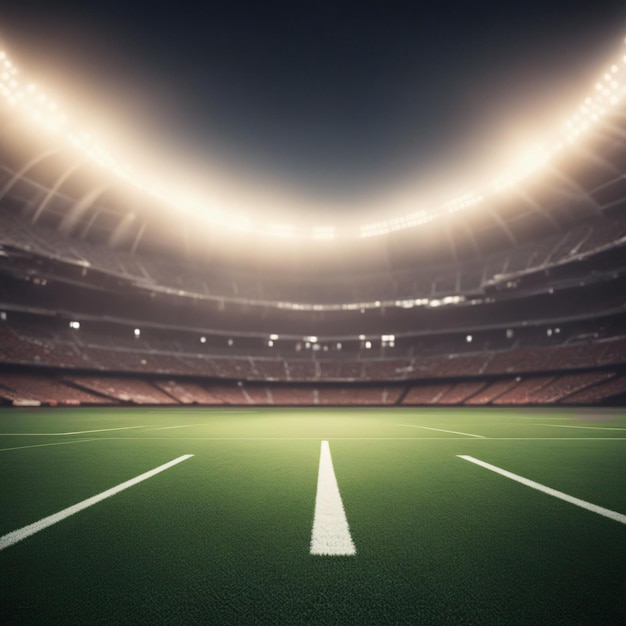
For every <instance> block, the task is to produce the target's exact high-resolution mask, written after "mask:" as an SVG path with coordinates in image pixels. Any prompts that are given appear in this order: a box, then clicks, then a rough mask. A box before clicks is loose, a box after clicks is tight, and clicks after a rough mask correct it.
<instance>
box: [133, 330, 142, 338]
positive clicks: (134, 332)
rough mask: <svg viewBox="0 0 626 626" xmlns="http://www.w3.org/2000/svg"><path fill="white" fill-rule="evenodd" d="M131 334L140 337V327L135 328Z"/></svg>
mask: <svg viewBox="0 0 626 626" xmlns="http://www.w3.org/2000/svg"><path fill="white" fill-rule="evenodd" d="M133 334H134V335H135V337H140V336H141V329H140V328H135V330H134V331H133Z"/></svg>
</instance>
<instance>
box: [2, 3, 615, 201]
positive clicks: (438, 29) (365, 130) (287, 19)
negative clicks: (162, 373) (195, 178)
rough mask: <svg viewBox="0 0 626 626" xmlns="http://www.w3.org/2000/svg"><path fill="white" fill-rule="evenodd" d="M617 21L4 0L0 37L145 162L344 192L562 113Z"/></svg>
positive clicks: (542, 10)
mask: <svg viewBox="0 0 626 626" xmlns="http://www.w3.org/2000/svg"><path fill="white" fill-rule="evenodd" d="M625 9H626V6H625V5H624V3H623V0H621V1H608V0H606V1H602V0H594V1H592V0H583V1H577V0H539V1H527V2H509V1H508V0H500V1H499V2H477V1H474V0H456V1H455V2H451V1H443V0H442V1H440V2H413V3H406V4H391V3H382V2H381V3H367V2H354V3H348V2H323V1H320V2H317V3H310V4H309V3H301V2H291V3H285V4H281V5H277V4H270V3H266V2H258V3H251V2H247V3H245V2H237V1H236V0H233V1H232V2H228V3H214V4H210V3H206V4H205V3H185V2H170V3H158V2H135V1H133V0H126V1H121V0H107V1H105V0H102V1H101V2H91V1H89V0H83V1H81V2H73V1H69V0H63V1H61V2H54V1H51V0H47V1H42V0H40V1H38V2H37V1H31V0H15V1H13V0H3V2H2V3H1V4H0V38H1V39H3V40H4V42H5V45H6V47H7V49H8V50H9V51H10V53H11V55H12V56H13V58H14V60H15V61H16V63H17V64H18V66H20V67H23V68H27V70H28V71H29V74H34V75H35V78H37V77H38V76H39V75H41V76H43V77H50V76H52V77H54V81H56V82H55V84H56V83H59V84H62V85H63V86H64V88H65V90H66V93H67V94H68V98H67V99H68V100H70V99H71V97H75V98H78V99H80V102H81V103H84V106H85V107H86V108H87V109H89V106H90V105H93V109H94V111H96V112H97V116H100V117H99V119H101V118H102V117H103V116H104V117H106V116H109V117H110V118H111V119H112V120H114V121H115V124H116V125H117V126H118V127H123V128H125V129H126V130H125V132H126V133H127V134H128V135H129V137H131V138H132V140H133V141H135V140H137V139H139V140H144V141H145V142H146V145H150V146H151V147H153V148H154V150H155V151H157V152H158V151H161V152H163V154H167V155H171V157H172V158H177V157H178V155H180V156H181V158H183V156H182V155H184V159H186V160H187V161H189V162H191V163H195V164H197V166H198V167H199V168H200V169H201V164H202V163H203V162H205V163H209V162H210V161H209V159H208V156H209V155H219V157H220V158H221V159H227V160H229V161H232V162H234V163H236V164H237V165H238V166H239V167H245V168H249V169H252V170H260V171H262V172H264V173H266V174H269V175H272V176H277V177H279V178H281V179H284V180H289V181H297V183H298V184H301V185H304V186H305V188H306V187H311V186H314V187H316V188H324V189H327V190H332V191H333V192H335V193H338V192H342V193H343V192H353V191H354V190H356V189H359V190H363V189H367V188H368V187H369V186H374V185H380V184H383V183H387V184H392V183H393V182H394V181H397V180H400V179H402V177H406V176H409V175H410V176H411V177H414V178H415V179H416V180H421V179H422V178H423V179H426V180H427V179H428V178H429V177H431V176H437V175H438V174H439V173H441V172H444V173H447V172H454V171H458V170H462V169H463V167H470V166H471V163H472V161H473V158H474V156H475V155H481V158H482V156H485V155H487V156H489V150H490V148H489V147H490V146H492V145H493V146H498V145H499V143H498V142H501V143H504V142H506V140H507V139H508V137H507V133H508V128H509V127H510V125H511V123H512V121H513V122H515V123H518V124H522V127H523V125H524V124H525V123H529V124H530V123H531V122H532V123H535V122H537V123H544V122H545V123H548V122H550V121H551V120H552V119H553V116H554V114H555V110H556V105H557V103H559V105H560V104H561V103H562V102H572V104H578V100H579V98H580V97H581V96H584V95H585V92H586V91H587V90H589V88H590V86H591V82H592V81H593V80H594V79H595V77H596V75H597V73H598V71H601V70H603V69H604V65H605V64H606V62H607V61H610V60H611V59H612V57H613V56H614V54H615V53H616V51H617V52H620V45H621V42H622V39H623V37H624V36H625V35H626V19H625V18H626V10H625ZM544 117H545V119H544ZM497 156H498V152H497V149H496V148H495V147H494V148H493V157H494V159H497Z"/></svg>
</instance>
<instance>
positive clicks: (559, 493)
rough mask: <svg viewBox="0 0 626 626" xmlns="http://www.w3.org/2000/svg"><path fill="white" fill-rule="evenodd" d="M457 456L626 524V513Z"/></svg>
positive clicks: (465, 456)
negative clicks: (623, 513)
mask: <svg viewBox="0 0 626 626" xmlns="http://www.w3.org/2000/svg"><path fill="white" fill-rule="evenodd" d="M457 456H458V457H459V458H460V459H464V460H465V461H469V462H470V463H475V464H476V465H480V466H481V467H484V468H485V469H488V470H490V471H492V472H495V473H496V474H500V475H501V476H506V478H510V479H511V480H515V481H516V482H518V483H521V484H522V485H526V487H530V488H531V489H536V490H537V491H542V492H543V493H547V494H548V495H549V496H554V497H555V498H559V500H563V501H565V502H569V503H570V504H573V505H575V506H579V507H580V508H582V509H586V510H587V511H591V512H593V513H597V514H598V515H602V516H604V517H608V518H609V519H612V520H615V521H616V522H621V523H622V524H626V515H622V514H621V513H616V512H615V511H611V510H609V509H605V508H604V507H601V506H597V505H596V504H591V503H590V502H586V501H585V500H581V499H580V498H575V497H574V496H570V495H568V494H566V493H563V492H562V491H557V490H556V489H552V488H551V487H546V486H545V485H542V484H540V483H536V482H535V481H534V480H529V479H528V478H524V477H523V476H518V475H517V474H513V473H512V472H508V471H507V470H503V469H501V468H499V467H496V466H495V465H491V464H490V463H485V462H484V461H480V460H479V459H475V458H474V457H473V456H467V455H463V454H457Z"/></svg>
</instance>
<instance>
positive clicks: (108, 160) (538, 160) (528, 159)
mask: <svg viewBox="0 0 626 626" xmlns="http://www.w3.org/2000/svg"><path fill="white" fill-rule="evenodd" d="M618 58H620V59H621V61H618V62H616V63H612V64H610V65H609V66H608V69H606V71H605V72H604V73H603V74H602V78H601V79H600V81H599V82H597V83H596V84H595V86H594V89H593V91H592V93H591V94H590V95H588V96H587V97H586V98H585V99H584V100H583V101H582V104H581V105H580V106H579V107H578V108H577V109H575V110H574V109H573V115H572V116H571V117H570V118H569V119H568V120H566V122H565V124H564V125H559V126H560V128H559V129H557V130H556V131H555V132H554V133H553V135H552V136H551V137H545V138H542V139H544V141H542V142H541V144H537V145H534V146H526V147H524V148H523V149H522V150H521V151H519V154H518V156H517V158H516V159H513V160H512V165H511V166H510V167H509V168H505V169H503V170H501V171H500V172H499V173H498V175H497V176H495V177H492V178H491V180H492V182H491V183H489V184H482V185H481V184H479V185H477V186H476V188H475V189H468V190H467V191H465V192H464V193H462V194H460V195H455V196H454V197H451V198H450V199H448V200H446V201H444V202H440V203H437V202H433V201H429V202H423V201H419V199H418V198H416V197H415V194H414V193H412V192H411V193H404V192H403V193H397V190H396V191H394V193H393V194H391V195H390V196H389V195H388V196H385V195H384V194H383V195H382V196H380V197H378V196H377V198H376V200H375V201H372V202H371V203H369V204H367V208H368V210H370V211H372V212H373V210H375V211H376V213H377V214H381V213H383V209H384V214H386V215H395V214H396V213H397V212H398V211H402V212H403V214H401V215H395V216H394V217H390V218H389V219H383V220H378V221H373V222H368V223H365V224H361V225H359V226H357V227H356V228H354V227H352V228H344V229H342V230H341V231H340V230H339V229H338V228H337V226H333V225H324V226H314V225H309V226H305V225H295V224H290V223H287V222H285V221H283V219H284V217H285V216H284V215H282V216H281V215H280V213H281V212H283V211H284V210H285V209H286V208H288V207H293V206H295V205H297V206H298V207H300V208H303V209H306V210H305V211H303V213H305V214H308V215H315V214H316V210H317V209H319V203H317V204H316V203H315V202H314V201H312V199H310V198H309V199H305V198H303V197H295V195H291V194H289V193H287V192H286V190H282V191H281V190H277V189H275V188H274V189H269V190H268V189H267V188H266V187H263V188H261V186H260V185H255V184H252V185H248V184H245V183H244V184H242V182H241V180H240V178H239V176H238V175H235V176H232V175H231V174H229V176H225V177H224V180H222V179H221V178H220V173H214V172H208V173H207V176H206V179H207V180H208V181H209V183H208V184H207V190H206V191H205V192H202V193H201V192H199V191H198V190H193V189H191V188H190V185H187V184H182V183H179V186H178V187H177V186H175V185H171V186H170V183H169V181H168V180H162V178H163V177H159V176H158V175H156V174H153V175H152V178H153V179H154V180H151V178H150V177H149V176H148V175H147V174H145V173H143V174H141V173H139V171H138V170H137V169H135V168H134V167H132V166H131V165H129V164H128V163H127V162H126V161H125V160H124V159H123V158H121V156H120V155H118V154H114V153H113V151H112V150H111V149H110V148H109V147H108V146H107V145H106V144H105V143H104V142H103V141H102V140H101V139H99V138H97V137H96V136H94V135H93V134H92V133H91V132H87V131H86V130H85V129H84V128H79V127H78V126H77V124H76V123H75V122H74V121H73V120H72V119H70V116H68V115H67V113H66V112H65V111H63V110H62V109H63V107H62V106H61V105H59V103H58V101H57V100H56V98H52V97H51V96H50V94H48V93H46V91H45V89H42V87H41V86H39V85H36V84H34V83H32V82H28V81H26V80H22V78H21V75H20V74H19V73H18V70H17V68H16V67H15V66H14V65H13V63H12V62H11V61H10V60H9V59H8V58H7V54H6V52H5V51H0V69H1V72H0V97H2V98H3V99H4V101H5V103H6V104H7V105H9V106H11V107H13V110H14V111H16V113H19V114H21V115H22V116H23V118H24V119H25V120H26V121H31V122H32V124H33V125H34V126H35V127H36V128H38V129H39V130H40V131H41V132H42V134H49V135H55V136H57V137H59V138H61V139H62V140H63V141H65V142H66V143H67V144H68V145H70V146H71V147H72V149H74V150H76V151H77V152H79V153H80V154H81V155H82V156H83V157H84V158H86V159H87V160H89V161H90V162H91V163H93V164H94V165H96V166H98V167H99V168H102V169H104V170H106V171H108V172H109V173H110V174H111V175H113V176H114V177H116V178H117V179H119V180H120V181H121V182H123V183H124V184H125V185H130V186H131V187H132V188H134V189H135V190H136V191H138V192H140V193H145V194H146V195H148V196H149V197H150V202H151V203H154V202H153V201H155V200H156V201H159V202H162V203H163V204H165V205H167V206H169V207H170V208H172V209H175V210H177V211H178V212H179V213H180V212H181V211H186V212H192V213H194V214H197V215H201V216H202V217H203V218H204V219H206V221H208V222H209V223H211V224H213V225H216V226H219V227H220V228H222V229H228V230H230V231H233V232H241V233H255V234H258V235H262V236H266V237H277V238H283V239H296V238H298V239H308V240H311V241H319V242H321V241H333V240H335V239H337V238H338V236H339V234H341V235H344V234H345V235H346V236H349V237H350V236H352V237H357V238H369V237H378V236H384V235H387V234H389V233H392V232H395V231H398V230H403V229H407V228H414V227H417V226H421V225H423V224H427V223H429V222H431V221H433V220H435V219H439V218H440V217H442V216H446V215H452V214H455V213H457V212H461V211H463V212H465V211H468V210H471V209H472V208H473V207H477V206H479V205H481V204H483V203H484V202H486V201H488V200H490V199H491V198H492V197H493V196H494V195H496V194H499V193H502V192H504V191H505V190H507V189H510V188H514V187H515V186H517V185H519V184H520V183H522V182H524V181H525V180H526V179H528V178H529V177H531V176H534V175H536V173H537V172H539V171H541V170H542V169H543V168H544V167H546V166H548V165H549V163H550V161H551V160H552V159H553V158H554V157H555V156H556V155H557V154H559V153H560V152H561V151H562V150H563V149H564V148H565V147H566V146H567V145H571V144H573V143H574V142H575V141H579V138H580V137H581V136H582V135H586V134H587V133H589V132H591V130H592V129H593V127H594V124H596V123H597V122H598V121H599V120H600V118H601V117H602V116H603V115H604V113H605V111H606V109H607V107H609V106H610V107H615V106H617V105H618V104H619V103H620V102H621V94H622V93H623V91H624V78H623V76H624V67H623V64H622V62H623V63H626V55H623V53H621V54H620V56H619V57H618ZM616 60H617V59H616ZM454 187H459V185H457V184H451V185H449V188H454ZM242 189H243V190H245V191H242ZM300 205H301V206H300ZM243 207H246V209H249V207H253V208H254V209H255V212H256V216H255V223H254V224H253V222H252V221H251V219H250V217H249V216H247V215H246V214H245V211H243V210H242V209H243ZM265 209H267V211H266V214H265V215H263V211H264V210H265ZM272 213H273V214H274V215H273V218H270V215H271V214H272ZM440 304H441V302H439V301H437V300H431V301H430V302H429V303H428V305H429V306H439V305H440ZM414 305H415V304H411V303H410V302H409V301H405V303H404V304H399V305H398V306H404V307H406V308H409V307H410V306H414ZM361 308H365V307H361Z"/></svg>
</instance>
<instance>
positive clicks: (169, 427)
mask: <svg viewBox="0 0 626 626" xmlns="http://www.w3.org/2000/svg"><path fill="white" fill-rule="evenodd" d="M190 426H202V424H184V425H183V426H162V427H161V428H148V429H147V430H146V432H151V431H153V430H172V429H174V428H189V427H190Z"/></svg>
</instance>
